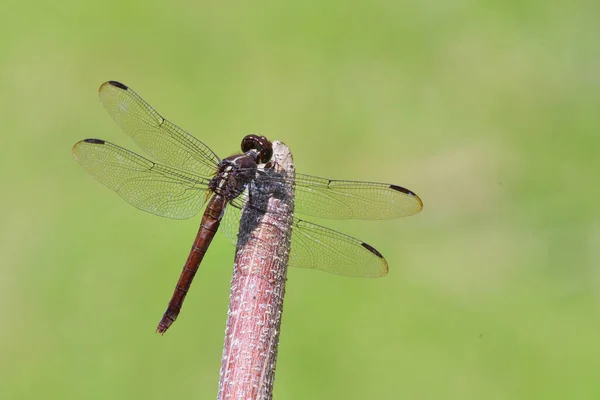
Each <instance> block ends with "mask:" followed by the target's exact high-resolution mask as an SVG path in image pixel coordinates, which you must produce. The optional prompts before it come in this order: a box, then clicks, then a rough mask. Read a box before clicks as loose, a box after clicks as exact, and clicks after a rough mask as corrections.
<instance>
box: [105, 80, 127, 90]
mask: <svg viewBox="0 0 600 400" xmlns="http://www.w3.org/2000/svg"><path fill="white" fill-rule="evenodd" d="M108 83H110V84H111V85H113V86H114V87H118V88H119V89H123V90H127V89H129V88H128V87H127V86H125V85H123V84H122V83H121V82H117V81H108Z"/></svg>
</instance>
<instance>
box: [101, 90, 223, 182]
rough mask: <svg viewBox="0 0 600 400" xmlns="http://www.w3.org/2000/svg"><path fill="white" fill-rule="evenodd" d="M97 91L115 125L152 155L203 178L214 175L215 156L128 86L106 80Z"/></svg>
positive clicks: (217, 160) (216, 161)
mask: <svg viewBox="0 0 600 400" xmlns="http://www.w3.org/2000/svg"><path fill="white" fill-rule="evenodd" d="M98 92H99V95H100V101H101V102H102V104H103V105H104V107H105V108H106V111H108V113H109V114H110V115H111V117H112V118H113V119H114V120H115V122H116V123H117V125H119V126H120V127H121V129H123V131H124V132H125V133H126V134H128V135H129V136H131V138H132V139H133V140H134V141H135V142H136V144H137V145H138V146H140V148H141V149H142V150H144V151H145V152H146V153H148V155H150V156H151V157H152V158H154V159H155V160H157V161H160V162H163V163H165V164H166V165H169V166H171V167H174V168H177V169H181V170H185V171H190V172H192V173H195V174H198V175H203V176H205V177H208V176H212V175H214V172H215V170H216V166H217V164H218V162H219V157H217V155H216V154H215V153H214V152H213V151H212V150H211V149H210V148H209V147H208V146H206V145H205V144H204V143H202V142H201V141H200V140H198V139H196V138H195V137H193V136H192V135H190V134H189V133H187V132H185V131H184V130H183V129H181V128H179V127H178V126H177V125H175V124H173V123H171V122H170V121H168V120H166V119H164V118H163V117H162V116H161V115H160V114H159V113H158V112H157V111H156V110H154V109H153V108H152V107H151V106H150V105H149V104H148V103H146V102H145V101H144V100H143V99H142V98H141V97H140V96H139V95H138V94H137V93H136V92H134V91H133V90H132V89H131V88H129V87H127V86H125V85H124V84H122V83H120V82H115V81H108V82H105V83H104V84H102V86H100V89H99V90H98Z"/></svg>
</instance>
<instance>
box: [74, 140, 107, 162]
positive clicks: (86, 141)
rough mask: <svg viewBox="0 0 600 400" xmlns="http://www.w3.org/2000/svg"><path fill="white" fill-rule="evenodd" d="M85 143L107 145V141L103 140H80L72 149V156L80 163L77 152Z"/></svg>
mask: <svg viewBox="0 0 600 400" xmlns="http://www.w3.org/2000/svg"><path fill="white" fill-rule="evenodd" d="M83 143H90V144H100V145H103V144H106V141H104V140H102V139H93V138H90V139H83V140H80V141H79V142H77V143H75V144H74V145H73V147H72V148H71V154H72V155H73V158H75V160H77V161H79V158H77V150H78V149H79V147H80V146H81V145H82V144H83Z"/></svg>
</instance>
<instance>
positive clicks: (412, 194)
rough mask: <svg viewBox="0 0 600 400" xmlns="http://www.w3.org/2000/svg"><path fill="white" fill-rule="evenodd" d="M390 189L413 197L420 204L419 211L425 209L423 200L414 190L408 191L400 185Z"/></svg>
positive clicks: (391, 186) (392, 186)
mask: <svg viewBox="0 0 600 400" xmlns="http://www.w3.org/2000/svg"><path fill="white" fill-rule="evenodd" d="M390 189H392V190H395V191H397V192H400V193H404V194H405V195H407V196H410V197H413V198H414V199H415V200H416V201H417V202H418V203H419V211H421V210H422V209H423V200H421V198H420V197H419V196H418V195H417V194H416V193H415V192H413V191H412V190H408V189H407V188H404V187H402V186H398V185H390Z"/></svg>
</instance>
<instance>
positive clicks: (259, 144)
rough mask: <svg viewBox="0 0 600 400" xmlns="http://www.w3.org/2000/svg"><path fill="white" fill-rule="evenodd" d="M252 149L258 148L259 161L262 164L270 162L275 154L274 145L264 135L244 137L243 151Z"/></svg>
mask: <svg viewBox="0 0 600 400" xmlns="http://www.w3.org/2000/svg"><path fill="white" fill-rule="evenodd" d="M250 150H256V151H257V152H258V161H259V162H260V163H262V164H264V163H266V162H268V161H269V160H270V159H271V157H272V156H273V146H272V145H271V142H269V140H268V139H267V138H266V137H264V136H257V135H247V136H245V137H244V138H243V139H242V151H243V152H244V153H247V152H248V151H250Z"/></svg>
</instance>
